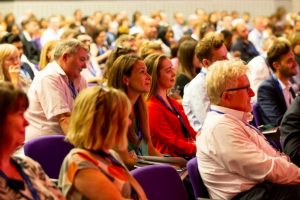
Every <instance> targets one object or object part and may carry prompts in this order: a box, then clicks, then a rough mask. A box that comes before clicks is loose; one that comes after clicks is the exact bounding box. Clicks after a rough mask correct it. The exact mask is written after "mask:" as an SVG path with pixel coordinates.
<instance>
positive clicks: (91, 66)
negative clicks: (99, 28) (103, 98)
mask: <svg viewBox="0 0 300 200" xmlns="http://www.w3.org/2000/svg"><path fill="white" fill-rule="evenodd" d="M74 38H75V39H77V40H79V41H80V42H82V43H83V44H84V45H85V46H86V48H87V49H90V46H91V44H92V38H91V36H89V35H88V34H87V33H78V34H76V35H75V37H74ZM81 75H82V76H83V77H84V78H85V80H86V81H87V82H88V84H89V86H94V85H98V84H101V83H102V76H103V74H102V71H101V70H100V66H99V64H98V62H97V58H96V57H95V56H92V55H90V59H89V61H88V62H87V67H86V68H84V69H82V71H81Z"/></svg>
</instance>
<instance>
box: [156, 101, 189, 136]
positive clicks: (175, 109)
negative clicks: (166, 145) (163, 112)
mask: <svg viewBox="0 0 300 200" xmlns="http://www.w3.org/2000/svg"><path fill="white" fill-rule="evenodd" d="M155 97H156V98H157V99H158V100H159V101H160V102H161V103H162V104H163V105H164V106H165V107H166V108H167V109H168V110H169V111H170V112H171V113H173V114H175V115H176V116H177V118H178V119H179V121H180V124H181V127H182V132H183V134H184V136H185V137H186V138H190V134H189V131H188V129H187V128H186V126H185V124H184V122H183V119H182V116H181V114H180V113H179V111H178V110H177V108H176V107H175V106H174V105H173V103H172V101H170V100H169V97H167V98H168V100H169V103H170V105H171V106H172V108H173V109H171V108H170V107H169V105H168V104H167V103H166V102H165V101H164V100H163V98H162V97H161V96H159V95H155Z"/></svg>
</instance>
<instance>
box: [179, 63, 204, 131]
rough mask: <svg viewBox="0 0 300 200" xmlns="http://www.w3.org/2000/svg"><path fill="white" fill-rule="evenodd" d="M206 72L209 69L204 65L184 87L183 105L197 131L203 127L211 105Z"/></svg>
mask: <svg viewBox="0 0 300 200" xmlns="http://www.w3.org/2000/svg"><path fill="white" fill-rule="evenodd" d="M206 73H207V69H206V68H204V67H203V68H202V69H201V72H200V73H199V74H198V75H197V76H196V77H195V78H193V79H192V80H191V81H190V82H189V83H188V84H187V85H186V86H185V87H184V95H183V99H182V106H183V109H184V112H185V114H186V115H187V117H188V119H189V122H190V124H191V126H192V127H193V128H194V130H195V131H199V130H200V129H201V126H202V124H203V122H204V119H205V116H206V112H207V111H208V110H209V106H210V100H209V98H208V96H207V92H206V86H205V77H206Z"/></svg>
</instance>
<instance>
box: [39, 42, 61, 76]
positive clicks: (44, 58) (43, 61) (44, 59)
mask: <svg viewBox="0 0 300 200" xmlns="http://www.w3.org/2000/svg"><path fill="white" fill-rule="evenodd" d="M58 42H59V41H58V40H50V41H48V42H46V43H45V45H44V46H43V48H42V51H41V55H40V62H39V67H40V70H42V69H44V68H45V67H46V65H47V64H48V63H49V62H51V60H50V59H49V58H48V53H49V52H50V51H52V50H54V48H55V47H56V45H57V44H58Z"/></svg>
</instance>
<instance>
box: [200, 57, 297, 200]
mask: <svg viewBox="0 0 300 200" xmlns="http://www.w3.org/2000/svg"><path fill="white" fill-rule="evenodd" d="M247 70H248V69H247V66H246V65H245V64H244V63H243V62H242V61H241V60H231V61H218V62H215V63H214V64H213V65H212V66H211V67H210V69H209V71H208V74H207V76H206V84H207V94H208V96H209V98H210V101H211V104H212V106H211V108H210V111H209V112H208V113H207V116H206V119H205V121H204V124H203V127H202V129H201V134H198V135H197V138H196V146H197V154H196V155H197V160H198V169H199V171H200V174H201V177H202V179H203V181H204V184H205V185H206V187H207V189H208V192H209V194H210V197H211V198H213V199H253V200H254V199H255V200H258V199H300V169H299V168H298V167H297V166H296V165H294V164H293V163H291V162H290V161H289V158H288V157H287V156H284V155H281V154H280V152H278V151H276V150H275V149H273V148H272V146H270V144H269V143H268V142H267V141H266V139H265V137H264V136H263V135H262V134H261V133H260V132H259V131H258V130H257V129H255V128H254V127H252V126H250V125H249V123H248V121H249V120H250V118H249V115H250V112H251V110H252V106H251V97H252V96H253V95H254V92H253V90H252V89H251V87H250V83H249V80H248V77H247V75H246V72H247ZM275 197H276V198H275Z"/></svg>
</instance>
